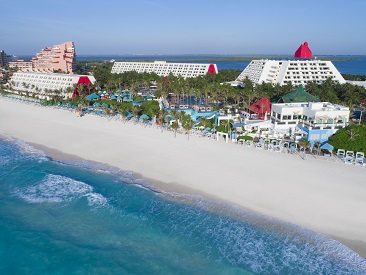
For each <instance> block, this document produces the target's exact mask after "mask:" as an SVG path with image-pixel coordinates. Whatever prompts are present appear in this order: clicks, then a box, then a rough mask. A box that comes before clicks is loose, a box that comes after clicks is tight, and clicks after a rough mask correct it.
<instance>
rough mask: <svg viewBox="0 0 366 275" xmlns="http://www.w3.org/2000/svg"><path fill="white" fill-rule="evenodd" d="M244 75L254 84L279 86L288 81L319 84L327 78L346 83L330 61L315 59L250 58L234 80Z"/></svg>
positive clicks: (300, 83) (241, 79)
mask: <svg viewBox="0 0 366 275" xmlns="http://www.w3.org/2000/svg"><path fill="white" fill-rule="evenodd" d="M246 77H248V78H249V79H250V80H251V81H252V82H253V83H254V84H261V83H262V82H265V83H272V84H276V83H278V84H280V85H281V86H282V85H286V84H287V83H288V82H290V81H291V83H292V84H293V85H295V86H300V85H303V86H305V85H306V84H307V83H309V82H310V81H315V82H317V83H319V84H321V83H322V82H324V81H325V80H327V78H331V79H332V80H333V81H337V82H339V83H341V84H344V83H346V81H345V80H344V78H343V76H342V75H341V74H340V73H339V71H338V70H337V68H336V67H335V66H334V65H333V63H332V62H331V61H322V60H317V59H310V60H308V59H302V60H264V59H261V60H252V61H251V62H250V63H249V65H248V66H247V67H246V68H245V69H244V71H243V72H242V73H241V74H240V75H239V76H238V77H237V79H236V81H243V80H244V79H245V78H246Z"/></svg>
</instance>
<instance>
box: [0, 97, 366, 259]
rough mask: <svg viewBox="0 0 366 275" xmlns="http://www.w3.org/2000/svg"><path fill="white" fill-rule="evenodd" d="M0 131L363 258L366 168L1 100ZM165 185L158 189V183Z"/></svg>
mask: <svg viewBox="0 0 366 275" xmlns="http://www.w3.org/2000/svg"><path fill="white" fill-rule="evenodd" d="M0 133H3V134H6V135H10V136H13V137H16V138H19V139H22V140H24V141H26V142H31V143H36V144H42V145H44V146H47V147H49V148H51V149H57V150H59V151H61V152H63V153H66V154H72V155H76V156H78V157H81V158H84V159H88V160H92V161H97V162H102V163H108V164H110V165H112V166H115V167H118V168H121V169H122V170H130V171H133V172H136V173H139V174H141V175H143V176H144V177H146V178H151V179H154V180H157V181H161V182H163V183H165V184H166V185H165V188H168V189H170V190H178V188H180V189H179V190H181V188H182V186H183V187H187V190H190V192H192V190H194V192H196V193H199V194H207V195H208V196H210V197H215V198H217V199H220V200H225V201H229V202H231V203H234V204H237V205H239V206H241V207H244V208H246V209H249V210H253V211H256V212H259V213H263V214H266V215H270V216H272V217H275V218H278V219H281V220H284V221H288V222H291V223H295V224H297V225H300V226H302V227H305V228H308V229H312V230H315V231H318V232H321V233H324V234H327V235H329V236H331V237H333V238H335V239H337V240H339V241H341V242H343V243H345V244H346V245H348V246H350V247H351V248H353V249H354V250H356V251H357V252H359V253H360V254H361V255H363V256H365V255H366V247H365V244H366V168H362V167H359V166H353V165H346V164H343V163H340V162H335V159H333V160H330V161H325V160H321V159H315V158H314V157H312V156H309V157H308V158H307V159H306V160H302V159H301V158H300V157H298V156H295V155H287V154H283V153H274V152H268V151H262V150H258V149H255V148H247V147H244V146H240V145H234V144H226V143H224V142H223V141H218V142H216V141H212V140H207V139H206V138H199V137H190V139H189V140H187V136H186V135H182V134H177V138H174V134H173V132H164V133H161V130H160V129H157V128H156V127H151V128H145V127H143V126H140V125H133V124H123V123H121V122H120V121H114V120H112V121H108V120H107V119H105V118H100V117H95V116H91V115H87V116H84V117H81V118H80V117H77V116H76V114H75V113H72V112H69V111H65V110H58V109H52V108H46V107H39V106H33V105H27V104H24V103H19V102H15V101H12V100H6V99H4V98H2V97H0ZM163 186H164V185H163Z"/></svg>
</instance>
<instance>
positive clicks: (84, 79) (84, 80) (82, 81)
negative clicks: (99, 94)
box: [77, 76, 92, 85]
mask: <svg viewBox="0 0 366 275" xmlns="http://www.w3.org/2000/svg"><path fill="white" fill-rule="evenodd" d="M77 84H78V85H79V84H83V85H88V84H92V83H91V81H90V79H89V77H87V76H80V77H79V80H78V83H77Z"/></svg>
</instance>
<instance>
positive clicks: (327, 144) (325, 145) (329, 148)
mask: <svg viewBox="0 0 366 275" xmlns="http://www.w3.org/2000/svg"><path fill="white" fill-rule="evenodd" d="M320 149H323V150H328V151H333V149H334V147H333V146H332V145H331V144H329V143H324V144H323V145H321V146H320Z"/></svg>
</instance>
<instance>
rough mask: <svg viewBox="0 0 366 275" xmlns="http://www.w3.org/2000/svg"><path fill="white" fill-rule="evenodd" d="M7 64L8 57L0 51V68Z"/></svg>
mask: <svg viewBox="0 0 366 275" xmlns="http://www.w3.org/2000/svg"><path fill="white" fill-rule="evenodd" d="M6 64H8V56H7V55H6V53H5V52H4V51H0V67H4V66H5V65H6Z"/></svg>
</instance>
